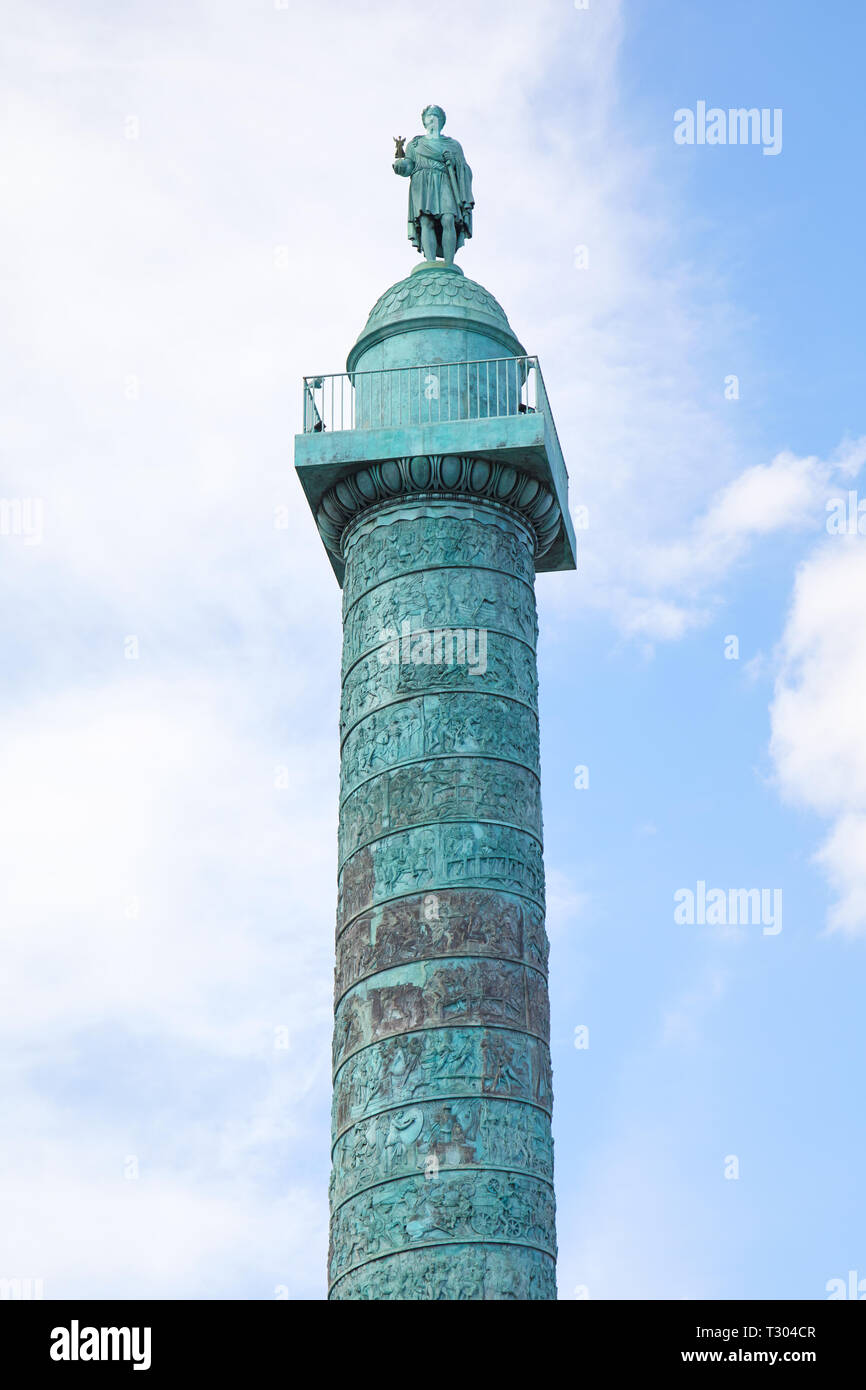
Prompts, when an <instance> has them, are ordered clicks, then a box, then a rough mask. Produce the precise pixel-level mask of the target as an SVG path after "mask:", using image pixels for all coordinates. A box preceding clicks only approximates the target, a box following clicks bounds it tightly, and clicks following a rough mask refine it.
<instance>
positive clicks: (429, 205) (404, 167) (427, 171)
mask: <svg viewBox="0 0 866 1390" xmlns="http://www.w3.org/2000/svg"><path fill="white" fill-rule="evenodd" d="M446 151H447V152H448V153H449V155H450V157H451V168H450V170H449V168H448V166H447V165H446V163H445V153H446ZM394 167H395V169H396V171H397V173H398V174H402V175H403V176H404V177H408V178H409V180H410V182H409V240H410V241H411V243H412V245H413V246H414V247H416V249H417V250H419V251H420V250H421V217H422V216H423V215H429V216H430V217H435V218H439V217H442V215H443V214H444V215H445V216H449V215H450V216H452V217H453V218H454V225H455V227H456V229H457V245H458V246H462V245H463V242H464V240H466V238H467V237H471V235H472V209H473V207H474V205H475V204H474V200H473V197H472V170H471V169H470V168H469V165H468V164H467V163H466V158H465V156H464V154H463V150H462V148H461V146H460V144H459V142H458V141H457V140H452V139H451V137H450V136H448V135H439V136H431V135H416V136H415V137H414V139H412V140H410V141H409V144H408V145H407V147H406V155H405V157H404V158H403V159H400V160H397V161H396V163H395V166H394ZM452 180H453V182H452ZM455 190H456V197H455ZM439 233H440V248H439V250H440V254H441V228H440V229H439Z"/></svg>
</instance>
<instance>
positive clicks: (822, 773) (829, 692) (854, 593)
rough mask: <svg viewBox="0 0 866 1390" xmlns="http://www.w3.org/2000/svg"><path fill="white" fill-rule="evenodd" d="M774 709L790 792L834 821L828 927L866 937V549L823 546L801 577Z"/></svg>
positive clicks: (840, 539) (856, 541)
mask: <svg viewBox="0 0 866 1390" xmlns="http://www.w3.org/2000/svg"><path fill="white" fill-rule="evenodd" d="M780 662H781V666H780V671H779V676H778V679H777V682H776V688H775V693H774V697H773V702H772V704H771V707H770V718H771V729H772V733H771V743H770V752H771V756H772V758H773V762H774V765H775V771H776V775H777V778H778V783H779V787H780V789H781V791H782V793H783V795H784V796H785V797H786V798H788V799H789V800H791V801H793V802H795V803H797V804H798V805H801V806H805V807H807V808H809V809H810V810H813V811H816V812H817V813H818V814H819V815H822V816H824V817H827V818H829V819H830V820H831V821H832V823H833V824H832V829H831V832H830V834H829V836H828V838H827V840H826V841H825V843H824V845H823V847H822V848H821V850H820V852H819V854H818V856H817V857H818V862H819V863H820V864H821V865H822V867H823V869H824V870H825V872H826V874H827V877H828V879H829V881H830V883H831V886H832V888H833V890H834V892H835V893H836V902H835V904H834V905H833V906H832V907H831V910H830V914H829V918H828V927H829V928H830V929H831V930H833V931H838V932H842V933H844V934H846V935H851V936H854V935H862V934H864V933H866V853H864V849H866V740H864V738H863V719H864V716H863V711H864V704H866V549H864V546H863V541H862V538H860V537H858V536H835V537H832V538H829V539H826V540H825V541H823V542H822V543H821V544H820V545H819V546H817V547H816V548H815V550H814V551H813V552H812V554H811V555H810V556H809V557H808V558H807V559H806V560H805V561H804V562H803V564H802V565H801V567H800V569H799V572H798V574H797V579H796V584H795V587H794V594H793V601H792V604H791V609H790V612H789V614H788V619H787V623H786V626H785V630H784V633H783V636H782V640H781V644H780Z"/></svg>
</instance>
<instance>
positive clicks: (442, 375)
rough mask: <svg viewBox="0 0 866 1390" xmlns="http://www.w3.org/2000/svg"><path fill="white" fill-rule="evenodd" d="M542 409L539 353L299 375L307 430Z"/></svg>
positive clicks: (383, 426) (385, 426) (544, 400)
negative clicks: (532, 355) (302, 387)
mask: <svg viewBox="0 0 866 1390" xmlns="http://www.w3.org/2000/svg"><path fill="white" fill-rule="evenodd" d="M539 409H544V410H545V411H546V409H547V396H546V393H545V390H544V382H543V381H542V377H541V369H540V367H539V365H538V358H537V357H482V358H479V359H477V360H476V361H472V362H431V363H426V364H424V365H422V366H417V367H384V368H381V369H380V370H378V371H364V372H351V373H347V372H335V373H331V374H330V375H327V376H307V377H304V395H303V420H304V433H305V434H318V433H320V432H322V431H325V430H328V431H340V430H363V429H388V428H391V427H399V426H408V425H434V424H445V423H450V422H453V421H459V420H489V419H497V418H500V417H502V416H509V415H525V414H527V413H529V412H533V413H534V412H536V411H538V410H539Z"/></svg>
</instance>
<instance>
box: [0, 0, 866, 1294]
mask: <svg viewBox="0 0 866 1390" xmlns="http://www.w3.org/2000/svg"><path fill="white" fill-rule="evenodd" d="M495 14H496V22H495V24H492V23H491V21H490V11H489V9H488V7H486V6H481V5H479V6H477V7H467V6H465V5H457V4H456V3H451V0H443V3H442V4H440V5H439V6H438V7H437V21H436V26H435V31H436V33H438V34H440V35H441V36H442V42H441V43H439V42H435V41H433V40H432V39H431V27H430V21H429V18H428V17H427V16H426V14H425V12H422V11H420V10H419V11H418V12H417V13H416V12H415V11H414V10H413V9H411V8H410V7H407V6H405V5H404V4H402V3H401V4H398V3H396V0H394V3H391V2H390V0H387V3H385V2H383V3H371V4H368V5H364V6H359V5H357V4H351V5H350V4H348V3H336V0H332V2H331V3H328V0H325V3H319V4H317V5H315V6H312V5H310V6H308V5H305V4H301V3H294V0H289V4H288V5H287V6H286V7H285V8H277V7H276V6H275V5H273V4H272V3H271V0H245V2H244V3H242V2H241V0H231V3H230V0H213V2H211V0H201V3H198V4H190V5H189V6H184V7H180V8H178V7H171V6H168V5H165V4H162V3H155V4H149V5H144V4H137V3H134V4H131V5H128V6H126V7H124V10H123V15H122V19H119V18H118V15H117V13H116V11H115V10H113V9H107V8H106V7H104V6H102V5H97V4H87V3H82V4H80V5H78V6H76V7H75V12H74V13H71V12H70V11H69V8H68V7H67V6H61V5H60V4H47V3H43V4H41V5H33V4H27V5H25V4H23V3H20V4H19V3H16V0H13V2H12V3H11V4H10V6H9V19H8V21H7V26H6V27H7V32H8V36H9V41H8V44H7V58H6V60H5V71H4V85H5V87H6V89H7V91H8V93H9V103H8V113H7V121H6V124H5V130H4V131H3V134H2V143H3V149H2V151H0V154H2V159H3V167H4V169H5V170H6V171H7V176H6V178H5V180H4V188H3V191H2V198H3V203H4V223H5V226H6V228H7V243H8V249H7V251H6V253H5V254H4V273H3V276H2V281H0V294H2V299H3V310H4V312H3V322H4V342H3V344H2V365H3V373H4V380H5V382H6V387H7V401H6V409H5V410H4V421H3V426H2V435H0V466H2V473H3V482H2V487H0V496H2V497H3V498H6V499H19V500H20V499H37V500H38V501H39V503H40V504H41V508H42V510H41V512H39V513H38V515H39V517H40V519H41V520H40V526H39V534H38V539H37V538H36V537H35V536H34V535H32V534H31V535H30V536H27V535H24V534H21V532H20V530H19V532H18V533H15V528H14V526H10V527H7V530H9V531H10V534H4V535H3V536H2V537H0V557H2V560H3V561H4V578H5V594H4V600H5V601H4V604H3V612H2V623H3V647H4V652H5V656H6V659H5V661H4V673H5V675H6V680H5V681H4V686H3V692H2V700H3V718H2V721H0V743H2V745H3V748H2V757H3V762H4V766H5V767H6V769H7V771H6V773H5V775H4V789H5V791H6V796H5V797H4V803H5V804H4V809H3V811H2V813H0V814H2V825H0V860H2V864H0V881H2V882H3V884H4V890H5V897H6V903H5V906H4V911H3V926H4V931H3V936H2V942H3V950H4V971H3V982H2V984H0V1030H2V1031H3V1033H4V1038H3V1045H4V1052H5V1055H7V1056H8V1057H11V1058H13V1059H14V1060H13V1061H11V1063H10V1066H9V1067H8V1068H7V1069H6V1072H5V1076H4V1083H3V1084H4V1088H5V1091H6V1095H5V1097H4V1111H5V1113H6V1114H7V1115H8V1116H9V1117H10V1123H9V1124H8V1126H7V1127H6V1134H5V1136H4V1137H3V1138H2V1140H0V1169H2V1172H3V1174H4V1180H3V1182H2V1184H0V1208H3V1210H2V1212H0V1217H2V1219H0V1233H2V1234H0V1277H22V1278H24V1277H30V1278H42V1279H43V1280H44V1284H45V1291H46V1294H47V1296H49V1297H50V1296H54V1297H63V1296H89V1297H99V1296H120V1297H127V1296H128V1297H134V1296H163V1297H180V1298H189V1297H250V1298H271V1297H274V1296H275V1291H278V1292H279V1294H280V1295H281V1296H282V1295H285V1296H288V1297H292V1298H305V1297H312V1298H318V1297H321V1296H323V1293H324V1268H325V1248H326V1238H327V1176H328V1128H329V1102H330V1076H329V1048H330V1018H331V998H330V995H331V979H332V949H333V948H332V940H333V937H332V932H333V911H334V896H335V894H334V878H335V870H336V864H335V860H336V791H337V746H336V742H337V741H336V722H337V699H338V665H339V644H340V622H339V592H338V590H337V587H336V585H335V583H334V580H333V575H332V572H331V570H330V566H329V565H328V563H327V560H326V557H325V554H324V551H323V549H322V547H321V544H320V542H319V540H318V537H317V536H316V534H315V528H314V526H313V523H312V519H311V517H310V516H309V513H308V510H307V508H306V504H305V502H304V499H303V496H302V494H301V491H300V488H299V486H298V485H297V483H296V481H295V479H294V477H293V476H292V469H291V437H292V435H293V433H294V432H295V430H296V429H297V428H298V427H299V402H300V391H299V382H300V378H301V376H302V375H303V374H304V373H310V372H315V371H339V370H340V369H341V367H342V365H343V362H344V360H345V355H346V353H347V351H348V349H349V347H350V346H351V344H352V342H353V341H354V338H355V336H356V335H357V333H358V331H359V330H360V328H361V326H362V324H363V322H364V319H365V317H366V314H367V312H368V310H369V308H370V307H371V306H372V304H373V303H374V301H375V300H376V299H377V298H378V296H379V294H380V293H381V292H382V291H383V290H384V289H385V288H386V287H387V286H388V285H389V284H390V283H392V282H394V281H395V280H398V279H400V278H401V277H402V276H403V275H405V274H406V273H407V271H408V270H409V269H410V268H411V266H412V264H413V258H414V253H413V252H412V251H411V248H409V247H408V245H407V244H406V242H405V240H404V234H405V228H404V217H403V213H404V208H403V201H404V198H405V188H404V187H403V186H402V184H401V185H399V186H398V183H397V181H396V180H395V179H394V178H393V176H392V174H391V171H390V158H391V150H392V145H391V137H392V136H393V135H394V134H395V133H399V132H403V133H405V134H407V135H410V134H412V133H414V131H415V130H416V128H417V124H418V115H419V112H420V109H421V107H422V106H423V105H424V104H425V103H426V102H428V101H437V102H440V103H441V104H442V105H443V106H444V107H445V109H446V111H447V112H448V118H449V119H448V133H449V134H453V135H454V136H456V137H457V138H458V139H460V141H461V143H462V144H463V146H464V149H465V151H466V154H467V157H468V159H469V162H470V164H471V165H472V167H473V170H474V175H475V189H476V197H477V209H476V227H475V236H474V238H473V241H472V242H471V243H470V244H469V245H468V246H467V247H466V248H465V250H464V252H463V253H461V256H460V263H461V265H462V267H463V269H464V271H465V272H466V274H467V275H470V276H472V277H473V278H475V279H477V280H479V281H480V282H481V283H483V284H484V285H485V286H486V287H487V288H488V289H490V290H491V291H492V292H493V293H494V294H495V295H496V296H497V298H498V299H499V300H500V302H501V303H502V304H503V307H504V308H505V310H506V312H507V313H508V315H509V318H510V320H511V323H512V325H513V327H514V329H515V331H516V332H517V334H518V336H519V337H520V338H521V339H522V341H523V342H524V344H525V346H526V348H527V350H528V351H530V352H537V353H538V354H539V356H540V359H541V363H542V367H543V370H544V374H545V380H546V383H547V386H548V390H549V393H550V396H551V400H552V404H553V408H554V411H555V414H556V418H557V425H558V428H559V433H560V437H561V440H562V444H563V449H564V452H565V456H566V462H567V464H568V467H569V472H570V476H571V490H572V499H573V501H574V502H575V503H580V504H583V505H585V506H586V507H587V509H588V515H589V527H588V529H586V530H585V531H582V532H581V533H580V534H579V543H580V550H581V553H580V568H579V570H578V572H577V573H576V574H566V575H551V576H542V577H541V578H540V580H539V583H538V599H539V610H540V624H541V643H540V674H541V683H542V696H541V698H542V717H543V723H542V756H543V796H544V815H545V837H546V863H547V872H548V885H549V899H550V904H549V926H550V932H551V937H552V957H551V971H552V975H551V996H552V1009H553V1014H552V1030H553V1046H554V1066H555V1090H556V1118H555V1135H556V1177H557V1198H558V1204H559V1240H560V1275H559V1278H560V1297H562V1298H572V1297H574V1296H575V1291H577V1290H588V1293H589V1297H590V1298H633V1297H656V1298H680V1297H698V1298H700V1297H722V1298H733V1297H776V1296H779V1297H802V1298H822V1297H826V1292H825V1286H826V1284H827V1281H828V1280H830V1279H833V1278H840V1277H841V1278H846V1277H847V1273H848V1271H849V1270H850V1269H856V1270H858V1271H859V1277H861V1278H866V1230H864V1211H863V1198H862V1193H861V1192H860V1191H859V1190H858V1189H859V1184H858V1182H857V1171H858V1154H859V1153H860V1152H861V1151H862V1147H863V1140H864V1133H863V1129H864V1121H863V1107H862V1103H861V1094H862V1080H861V1078H862V1071H863V1060H864V1056H863V1054H864V1045H863V1038H862V1025H861V1015H862V1008H861V1002H860V1001H861V996H862V980H863V968H864V961H863V952H864V938H866V751H864V750H866V741H864V739H863V722H864V718H863V692H864V690H866V618H864V614H866V603H864V599H866V550H864V546H866V540H864V538H863V537H861V536H858V535H853V536H833V535H830V534H828V532H827V529H826V525H825V520H826V516H827V512H826V503H827V501H828V499H832V498H834V497H840V496H847V493H848V491H849V490H851V489H854V490H856V489H857V488H858V487H859V488H860V490H861V492H862V493H863V495H866V482H864V478H866V472H864V471H863V463H864V461H866V445H864V436H866V417H864V405H863V390H862V380H863V349H862V329H861V325H862V321H863V295H862V288H861V287H862V283H863V275H862V269H861V258H862V225H863V209H862V206H861V204H862V201H863V191H862V190H863V180H862V177H861V176H860V171H861V167H862V150H861V141H860V133H861V129H862V119H861V111H860V105H861V103H860V96H859V93H860V89H861V86H862V83H861V81H860V71H859V69H860V66H861V55H862V50H863V38H864V28H866V20H864V16H863V13H862V10H861V8H860V7H859V6H857V5H855V4H853V3H841V0H840V3H837V4H835V5H834V6H833V7H831V12H830V13H829V14H828V13H826V12H825V11H824V10H816V9H815V7H813V6H811V5H807V4H805V3H796V4H782V3H775V0H765V3H763V4H762V5H761V6H760V7H755V6H753V5H748V4H746V3H740V2H739V0H737V2H736V3H732V4H729V5H727V6H725V7H724V8H723V9H719V8H718V7H710V6H698V5H694V4H693V3H689V0H667V3H658V4H652V3H648V2H647V3H640V0H623V3H614V2H613V0H608V2H607V3H605V2H604V0H590V6H589V9H588V10H585V11H578V10H576V9H575V8H574V7H573V5H571V4H566V3H564V0H556V3H554V0H541V2H540V3H536V4H534V5H532V6H526V5H524V4H517V3H511V0H503V3H500V4H498V5H497V6H496V7H495ZM698 101H705V102H706V103H707V105H708V106H719V107H722V108H725V109H727V108H729V107H739V106H747V107H751V106H755V107H757V108H770V109H774V108H781V110H782V112H783V145H782V150H781V152H780V153H779V154H778V155H777V156H772V157H767V156H764V155H763V154H762V151H761V149H760V148H759V147H752V146H747V147H743V146H726V147H710V146H706V145H703V146H698V145H695V146H691V147H689V146H680V145H677V144H675V143H674V140H673V129H674V112H675V111H677V110H678V109H680V108H684V107H689V108H694V107H695V106H696V104H697V102H698ZM577 246H584V247H586V248H587V250H588V260H589V263H588V266H587V268H586V269H577V268H576V267H575V248H576V247H577ZM731 374H734V375H736V376H737V378H738V381H739V398H738V399H736V400H727V399H725V394H724V384H725V378H726V377H728V376H729V375H731ZM34 540H36V543H31V542H32V541H34ZM730 636H735V637H736V638H737V639H738V643H739V657H738V659H737V660H727V659H726V658H725V655H724V651H725V642H726V639H727V638H728V637H730ZM130 638H135V639H136V640H137V646H135V645H133V646H130V644H129V639H130ZM578 764H585V765H586V766H587V767H588V768H589V788H588V789H587V790H576V789H575V787H574V785H573V782H574V768H575V766H576V765H578ZM699 880H702V881H705V882H706V883H707V884H708V885H709V886H711V887H720V888H723V889H725V890H728V889H750V888H767V889H776V888H779V889H781V890H782V894H783V926H782V930H781V931H780V932H779V933H778V934H775V935H769V934H766V935H765V934H764V933H763V932H762V930H761V927H760V926H759V925H758V926H753V925H750V926H745V927H719V926H711V925H693V926H687V925H680V924H678V923H676V922H675V921H674V915H673V912H674V893H675V892H676V891H677V890H678V889H682V888H694V887H695V885H696V884H697V882H698V881H699ZM579 1025H586V1026H588V1027H589V1030H590V1034H589V1036H590V1046H589V1048H588V1049H586V1050H577V1049H576V1048H575V1047H574V1046H573V1038H574V1032H575V1028H576V1027H578V1026H579ZM732 1155H733V1156H736V1158H737V1159H738V1161H739V1173H740V1176H739V1177H738V1178H737V1179H729V1178H726V1177H725V1165H726V1162H727V1161H728V1159H729V1156H732ZM729 1166H730V1165H729ZM136 1174H137V1176H136Z"/></svg>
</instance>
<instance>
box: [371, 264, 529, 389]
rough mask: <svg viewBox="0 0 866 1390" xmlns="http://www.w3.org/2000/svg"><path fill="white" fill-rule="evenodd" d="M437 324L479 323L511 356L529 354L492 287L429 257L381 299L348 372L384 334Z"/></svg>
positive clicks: (466, 325) (458, 269)
mask: <svg viewBox="0 0 866 1390" xmlns="http://www.w3.org/2000/svg"><path fill="white" fill-rule="evenodd" d="M434 326H436V327H445V326H453V327H461V328H466V327H470V326H477V327H478V328H479V329H481V330H482V331H484V332H485V333H486V334H488V335H489V336H490V337H492V338H493V339H494V340H496V341H498V342H500V343H501V344H502V346H503V347H504V348H505V349H506V350H507V352H508V353H509V354H514V355H518V356H522V355H523V354H524V348H523V346H522V344H521V343H520V342H519V341H518V339H517V338H516V337H515V335H514V333H513V331H512V329H511V325H510V324H509V322H508V319H507V318H506V316H505V311H504V310H503V308H502V306H501V305H500V304H499V303H497V301H496V300H495V299H494V298H493V295H492V294H491V293H490V292H489V290H486V289H485V288H484V286H483V285H479V284H477V283H476V281H474V280H469V279H467V277H466V276H465V275H464V274H463V271H462V270H461V269H460V268H459V266H456V265H445V264H444V263H443V262H442V261H423V262H422V263H421V265H417V266H416V267H415V268H414V270H413V271H412V272H411V273H410V274H409V275H407V276H406V278H405V279H404V280H398V281H397V283H396V285H391V287H390V289H387V290H386V291H385V293H384V294H383V295H381V296H380V297H379V299H377V301H376V303H375V304H374V305H373V308H372V309H371V310H370V314H369V317H368V319H367V322H366V324H365V326H364V328H363V329H362V331H361V333H360V334H359V336H358V341H357V342H356V343H355V346H354V347H353V348H352V351H351V352H350V353H349V361H348V363H347V367H348V370H349V371H350V372H351V371H352V369H353V367H354V365H355V363H356V362H357V360H358V358H359V356H360V355H361V353H362V352H365V351H366V350H367V349H368V348H369V347H371V346H372V345H373V344H374V343H376V342H381V340H382V339H383V338H388V337H391V336H392V334H394V333H405V332H407V331H408V332H412V331H413V330H415V329H420V328H424V327H434Z"/></svg>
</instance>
